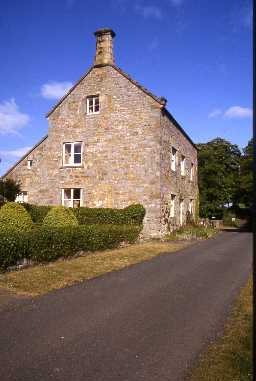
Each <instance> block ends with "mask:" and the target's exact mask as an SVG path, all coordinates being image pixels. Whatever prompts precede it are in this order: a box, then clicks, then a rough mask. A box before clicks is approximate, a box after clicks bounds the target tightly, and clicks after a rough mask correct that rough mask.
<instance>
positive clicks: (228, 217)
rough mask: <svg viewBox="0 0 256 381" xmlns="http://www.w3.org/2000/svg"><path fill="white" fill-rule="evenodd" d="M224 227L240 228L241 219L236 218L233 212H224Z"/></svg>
mask: <svg viewBox="0 0 256 381" xmlns="http://www.w3.org/2000/svg"><path fill="white" fill-rule="evenodd" d="M223 225H224V226H234V227H239V225H240V222H239V219H238V218H236V214H235V213H234V212H233V211H231V210H227V209H226V210H224V212H223Z"/></svg>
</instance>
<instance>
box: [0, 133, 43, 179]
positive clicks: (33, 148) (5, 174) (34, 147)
mask: <svg viewBox="0 0 256 381" xmlns="http://www.w3.org/2000/svg"><path fill="white" fill-rule="evenodd" d="M47 138H48V135H45V136H44V137H43V138H42V139H41V140H40V141H39V142H38V143H36V144H35V145H34V146H33V147H32V148H31V149H30V150H29V151H28V152H27V153H26V154H25V155H23V156H22V157H21V158H20V159H19V160H18V161H17V162H16V163H15V164H13V166H12V167H11V168H10V169H8V171H7V172H5V173H4V174H3V176H1V178H2V179H3V178H4V177H6V176H7V175H8V174H9V173H10V172H11V171H12V170H13V169H14V168H15V167H16V166H17V165H18V164H19V163H20V162H21V161H22V160H24V159H25V158H26V157H27V156H28V155H29V154H31V152H32V151H34V150H35V149H36V148H37V147H38V146H39V145H40V144H41V143H43V142H44V141H45V140H46V139H47Z"/></svg>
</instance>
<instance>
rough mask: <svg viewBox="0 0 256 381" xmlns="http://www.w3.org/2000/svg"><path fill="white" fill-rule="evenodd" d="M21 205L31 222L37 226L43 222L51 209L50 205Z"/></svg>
mask: <svg viewBox="0 0 256 381" xmlns="http://www.w3.org/2000/svg"><path fill="white" fill-rule="evenodd" d="M22 205H23V206H24V208H25V209H26V210H27V211H28V212H29V214H30V216H31V218H32V221H33V222H35V223H39V224H41V223H42V222H43V219H44V218H45V216H46V214H47V213H48V212H49V210H51V209H52V206H50V205H33V204H27V203H23V204H22Z"/></svg>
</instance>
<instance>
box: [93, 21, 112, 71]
mask: <svg viewBox="0 0 256 381" xmlns="http://www.w3.org/2000/svg"><path fill="white" fill-rule="evenodd" d="M94 35H95V36H96V55H95V59H94V66H96V65H108V64H109V65H114V63H115V62H114V55H113V38H114V37H115V35H116V34H115V32H113V30H112V29H108V28H104V29H98V30H96V32H95V33H94Z"/></svg>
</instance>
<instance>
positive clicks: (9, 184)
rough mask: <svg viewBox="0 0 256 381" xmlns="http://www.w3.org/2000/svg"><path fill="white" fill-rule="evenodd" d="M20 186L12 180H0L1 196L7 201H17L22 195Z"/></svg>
mask: <svg viewBox="0 0 256 381" xmlns="http://www.w3.org/2000/svg"><path fill="white" fill-rule="evenodd" d="M20 191H21V189H20V184H19V183H17V182H15V181H14V180H12V179H6V180H3V179H0V196H2V197H3V198H4V199H6V200H7V201H15V198H16V196H17V195H18V194H19V193H20Z"/></svg>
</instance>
